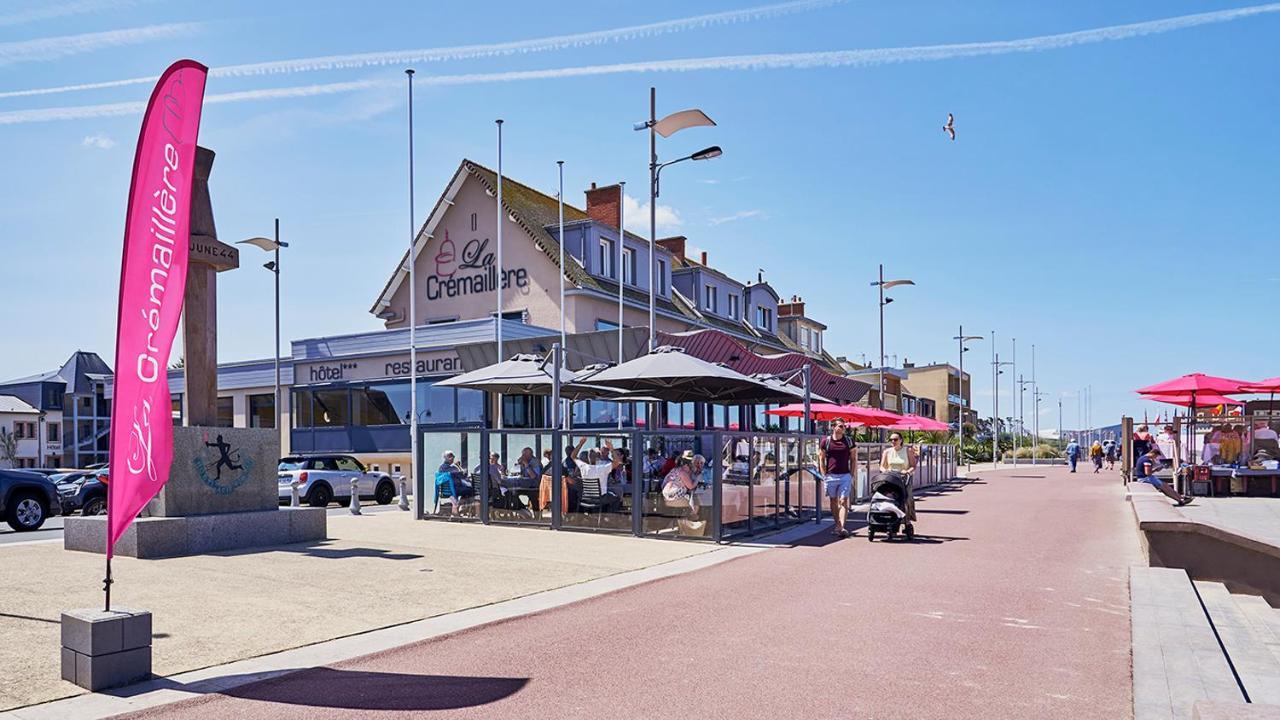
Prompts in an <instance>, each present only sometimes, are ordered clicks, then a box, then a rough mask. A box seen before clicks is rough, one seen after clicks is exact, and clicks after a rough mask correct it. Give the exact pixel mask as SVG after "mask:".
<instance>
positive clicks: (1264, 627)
mask: <svg viewBox="0 0 1280 720" xmlns="http://www.w3.org/2000/svg"><path fill="white" fill-rule="evenodd" d="M1234 597H1235V600H1236V605H1237V606H1239V608H1240V610H1241V611H1243V612H1244V614H1245V616H1246V617H1248V618H1249V620H1250V622H1252V623H1253V628H1254V629H1255V630H1257V631H1258V634H1259V635H1261V636H1262V641H1263V642H1265V643H1266V644H1267V647H1269V648H1271V654H1273V655H1275V656H1276V657H1277V658H1280V610H1277V609H1276V608H1273V607H1271V605H1270V604H1268V603H1267V601H1266V600H1264V599H1262V598H1260V597H1258V596H1257V595H1234Z"/></svg>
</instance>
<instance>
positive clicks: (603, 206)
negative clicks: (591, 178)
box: [587, 183, 622, 230]
mask: <svg viewBox="0 0 1280 720" xmlns="http://www.w3.org/2000/svg"><path fill="white" fill-rule="evenodd" d="M587 216H588V217H590V218H591V219H592V220H595V221H596V222H598V223H600V224H602V225H607V226H609V227H611V228H613V229H614V230H617V229H618V226H619V225H621V224H622V186H621V185H618V184H613V185H605V186H604V187H601V188H598V187H596V184H595V183H591V189H589V190H587Z"/></svg>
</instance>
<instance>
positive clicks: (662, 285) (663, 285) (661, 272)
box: [658, 260, 667, 295]
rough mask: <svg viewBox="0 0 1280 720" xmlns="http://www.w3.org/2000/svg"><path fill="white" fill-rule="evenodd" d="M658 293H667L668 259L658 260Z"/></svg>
mask: <svg viewBox="0 0 1280 720" xmlns="http://www.w3.org/2000/svg"><path fill="white" fill-rule="evenodd" d="M658 293H659V294H661V295H666V294H667V261H666V260H659V261H658Z"/></svg>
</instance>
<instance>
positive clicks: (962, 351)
mask: <svg viewBox="0 0 1280 720" xmlns="http://www.w3.org/2000/svg"><path fill="white" fill-rule="evenodd" d="M951 339H952V340H955V341H956V342H958V343H960V382H959V383H958V387H957V390H958V391H959V392H958V393H957V394H958V395H959V397H960V402H958V403H957V405H959V406H960V411H959V413H958V421H957V422H956V429H957V430H958V431H959V439H958V444H957V445H956V448H957V450H956V452H957V453H960V452H963V451H964V406H965V402H964V354H965V353H967V352H969V348H967V347H965V346H964V344H965V343H966V342H968V341H970V340H981V339H982V336H981V335H965V334H964V325H961V326H960V334H959V335H956V336H955V337H953V338H951ZM959 458H960V455H958V454H957V455H956V459H957V461H958V460H959Z"/></svg>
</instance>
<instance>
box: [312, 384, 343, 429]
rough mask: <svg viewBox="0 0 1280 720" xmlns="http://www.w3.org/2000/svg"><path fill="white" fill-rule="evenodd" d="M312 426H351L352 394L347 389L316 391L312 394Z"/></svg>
mask: <svg viewBox="0 0 1280 720" xmlns="http://www.w3.org/2000/svg"><path fill="white" fill-rule="evenodd" d="M311 402H312V406H311V412H312V414H313V416H312V418H311V420H312V426H314V427H334V426H342V425H347V424H349V423H348V421H349V420H350V419H351V408H350V394H349V393H348V392H347V389H346V388H340V389H336V390H316V391H315V392H314V393H311Z"/></svg>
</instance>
